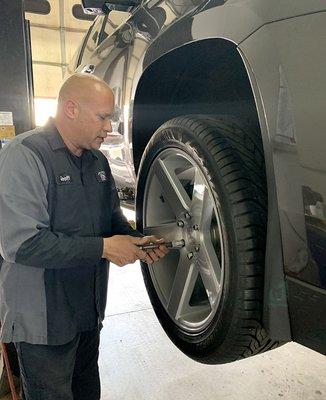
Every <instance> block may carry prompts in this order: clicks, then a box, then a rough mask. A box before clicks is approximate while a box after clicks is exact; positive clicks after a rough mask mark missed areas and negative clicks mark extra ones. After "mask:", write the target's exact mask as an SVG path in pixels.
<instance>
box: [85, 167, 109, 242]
mask: <svg viewBox="0 0 326 400" xmlns="http://www.w3.org/2000/svg"><path fill="white" fill-rule="evenodd" d="M87 198H88V201H89V204H90V213H91V215H92V221H93V226H94V232H95V234H96V235H100V236H103V235H108V234H109V233H110V231H111V214H112V210H111V179H110V176H109V174H108V173H107V171H105V170H104V169H103V168H96V169H95V170H93V171H92V173H91V174H90V176H89V179H87Z"/></svg>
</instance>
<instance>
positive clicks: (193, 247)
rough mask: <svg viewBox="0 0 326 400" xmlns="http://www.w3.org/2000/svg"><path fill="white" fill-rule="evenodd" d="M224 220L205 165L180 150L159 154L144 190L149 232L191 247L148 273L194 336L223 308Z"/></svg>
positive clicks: (168, 307) (151, 267) (177, 321)
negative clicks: (202, 165)
mask: <svg viewBox="0 0 326 400" xmlns="http://www.w3.org/2000/svg"><path fill="white" fill-rule="evenodd" d="M220 215H221V212H220V204H219V201H218V200H217V199H216V198H214V196H213V194H212V191H211V189H210V186H209V183H208V181H207V178H206V177H205V174H204V172H203V169H202V167H201V166H200V164H199V163H197V162H196V161H195V160H194V159H193V158H192V157H191V156H190V155H188V154H187V153H186V152H185V151H182V150H180V149H178V148H173V147H171V148H168V149H166V150H163V151H162V152H161V153H159V155H158V156H157V157H156V158H155V159H154V161H153V163H152V165H151V168H150V172H149V174H148V177H147V180H146V184H145V189H144V202H143V216H144V218H143V223H144V225H143V227H144V232H145V234H146V235H156V236H158V237H164V239H165V240H166V241H171V240H181V239H183V240H184V241H185V247H184V248H182V249H178V250H176V249H172V250H171V251H170V252H169V254H168V255H167V256H166V257H164V258H163V259H162V260H160V261H158V262H156V263H154V264H152V265H149V266H148V268H149V273H150V276H151V279H152V282H153V285H154V287H155V290H156V293H157V295H158V297H159V299H160V302H161V303H162V305H163V307H164V308H165V310H166V312H167V313H168V315H169V316H170V318H171V319H172V320H173V322H174V323H175V324H177V325H178V326H179V327H180V328H182V329H184V330H186V331H188V332H190V333H198V332H201V331H202V330H203V329H205V328H206V327H207V326H208V325H209V323H210V322H211V321H212V319H213V318H214V316H215V314H216V311H217V309H218V306H219V303H220V298H221V294H222V288H223V280H224V269H225V261H224V253H225V252H224V248H225V246H224V240H223V238H224V236H225V233H224V230H223V229H222V223H221V217H220Z"/></svg>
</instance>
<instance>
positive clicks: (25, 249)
mask: <svg viewBox="0 0 326 400" xmlns="http://www.w3.org/2000/svg"><path fill="white" fill-rule="evenodd" d="M48 184H49V182H48V178H47V174H46V171H45V168H44V165H43V163H42V162H41V160H40V159H39V158H38V157H37V155H36V154H35V153H34V152H33V151H32V150H30V149H29V148H27V147H26V146H24V145H23V144H22V143H19V142H18V143H17V142H15V143H14V142H13V143H10V144H8V145H7V146H6V147H5V148H4V149H3V150H1V152H0V187H1V191H0V251H1V255H2V256H3V258H4V259H5V260H6V261H9V262H15V263H19V264H23V265H28V266H33V267H40V268H69V267H76V266H81V265H84V266H87V265H95V264H96V263H97V262H99V261H100V259H101V257H102V252H103V239H102V238H101V237H80V236H77V235H65V234H64V233H54V232H52V231H51V227H50V217H49V214H48V202H47V196H46V194H47V188H48Z"/></svg>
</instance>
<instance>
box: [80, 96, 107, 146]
mask: <svg viewBox="0 0 326 400" xmlns="http://www.w3.org/2000/svg"><path fill="white" fill-rule="evenodd" d="M113 108H114V98H113V95H112V93H110V92H106V91H104V90H103V91H102V93H97V95H94V96H92V97H91V98H90V99H88V100H87V101H86V102H80V103H79V116H78V133H77V135H78V136H77V137H76V140H75V144H76V145H77V146H78V147H79V148H82V149H87V150H89V149H95V150H98V149H99V148H100V146H101V144H102V143H103V141H104V139H105V138H106V137H107V134H108V132H112V126H111V119H110V118H111V117H112V113H113Z"/></svg>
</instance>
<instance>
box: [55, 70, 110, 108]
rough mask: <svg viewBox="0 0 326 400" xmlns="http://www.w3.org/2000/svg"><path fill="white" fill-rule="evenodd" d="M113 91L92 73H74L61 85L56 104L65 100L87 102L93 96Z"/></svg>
mask: <svg viewBox="0 0 326 400" xmlns="http://www.w3.org/2000/svg"><path fill="white" fill-rule="evenodd" d="M104 93H105V94H111V96H112V98H113V93H112V90H111V89H110V87H109V86H108V85H107V84H106V83H105V82H104V81H102V80H101V79H99V78H98V77H96V76H94V75H86V74H74V75H71V76H70V77H69V78H68V79H67V80H66V81H65V82H64V83H63V85H62V86H61V89H60V91H59V96H58V105H61V104H63V103H64V102H65V101H67V100H75V101H78V102H82V103H88V102H89V101H90V100H92V98H93V97H94V96H102V95H103V94H104Z"/></svg>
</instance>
